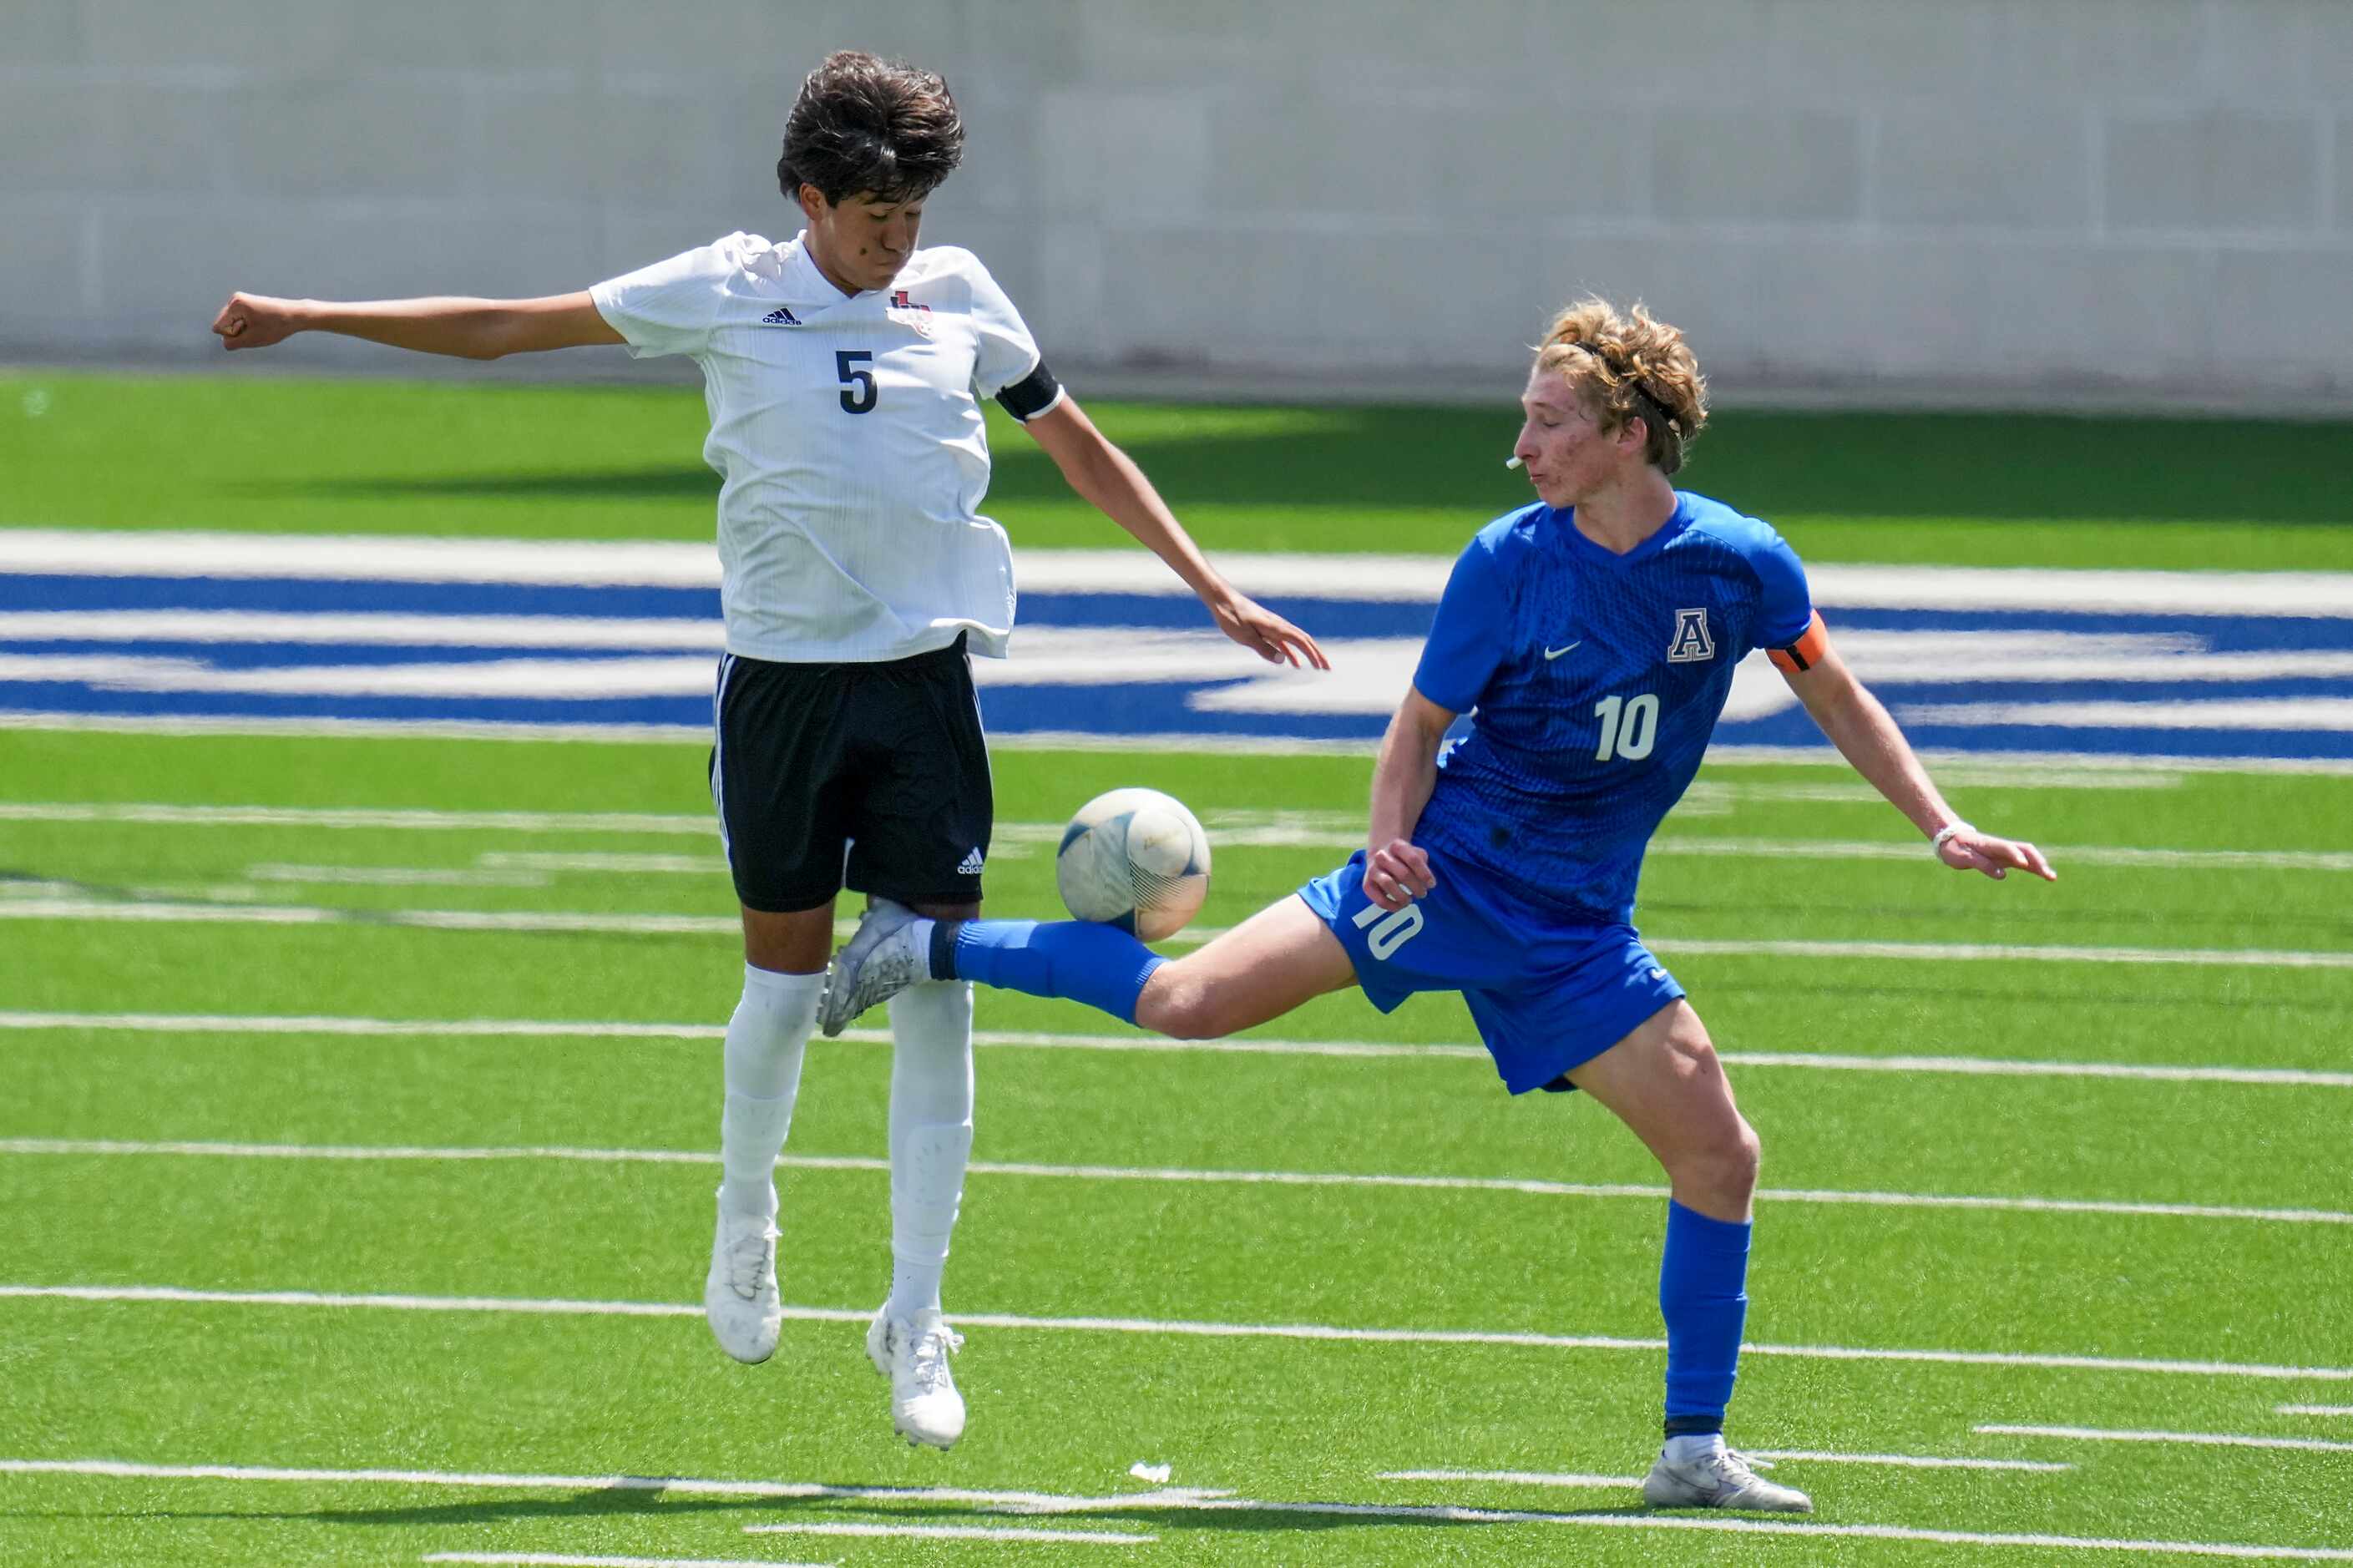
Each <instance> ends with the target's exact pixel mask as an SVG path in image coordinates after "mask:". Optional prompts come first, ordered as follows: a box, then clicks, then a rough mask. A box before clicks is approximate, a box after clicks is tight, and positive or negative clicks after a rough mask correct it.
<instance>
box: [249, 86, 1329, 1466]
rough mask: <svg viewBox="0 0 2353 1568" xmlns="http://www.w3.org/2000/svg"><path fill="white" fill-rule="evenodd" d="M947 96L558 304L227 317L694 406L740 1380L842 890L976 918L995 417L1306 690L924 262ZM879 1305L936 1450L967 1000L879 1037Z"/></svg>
mask: <svg viewBox="0 0 2353 1568" xmlns="http://www.w3.org/2000/svg"><path fill="white" fill-rule="evenodd" d="M963 150H964V126H963V121H962V118H961V116H960V115H959V113H958V111H957V109H956V105H955V100H954V98H953V97H951V96H950V94H949V92H948V89H947V85H946V83H945V82H944V81H943V80H942V79H940V78H939V77H938V76H937V75H935V74H934V73H932V72H929V71H923V70H918V69H915V68H912V67H909V66H906V65H904V64H902V63H898V62H891V61H883V60H880V59H877V58H874V57H873V56H871V55H865V54H858V53H852V52H842V53H838V54H835V55H833V56H831V57H829V58H827V59H826V60H825V61H824V63H823V64H821V65H820V66H818V68H817V69H816V70H815V71H813V72H812V73H810V75H809V77H808V79H807V81H806V82H805V83H804V84H803V86H802V89H801V92H800V96H799V97H798V99H797V100H796V101H795V102H794V104H793V108H792V110H791V112H790V114H789V115H788V116H787V118H786V129H785V139H784V156H783V157H782V158H781V159H780V160H779V161H778V163H777V165H776V174H777V182H778V184H779V187H780V188H781V189H782V191H783V192H784V195H786V198H787V199H788V200H790V201H792V202H794V203H795V204H796V205H797V206H798V208H799V211H800V216H802V217H803V218H804V219H805V220H806V226H805V227H804V228H803V229H802V231H801V232H800V233H799V234H797V236H795V237H793V238H792V239H790V240H786V241H784V242H782V243H776V242H771V241H769V240H766V239H764V238H761V237H758V236H756V235H751V234H731V235H729V236H727V237H725V238H723V239H719V240H716V241H714V242H712V244H710V245H706V246H703V247H700V248H699V249H695V250H690V251H687V252H686V253H685V254H683V255H681V256H676V257H673V258H670V259H669V260H667V261H662V262H658V263H656V264H655V265H653V266H651V267H648V268H644V269H643V270H641V271H637V272H632V273H629V274H628V275H627V276H624V277H620V278H616V279H611V280H609V281H607V282H604V283H599V284H597V285H596V287H595V288H593V289H586V290H585V291H583V292H580V293H575V294H562V295H555V296H553V297H550V298H545V299H537V300H470V299H422V300H391V301H382V302H376V303H370V304H331V303H322V302H320V301H316V300H278V299H268V298H263V297H259V296H255V295H249V294H241V293H240V294H237V295H233V296H231V298H230V299H229V301H228V303H227V305H225V306H223V307H222V309H221V311H220V314H219V316H218V318H217V319H216V321H214V323H213V330H214V331H216V333H218V334H219V335H220V336H221V337H222V339H223V340H224V341H225V342H226V343H227V346H228V347H229V348H232V349H240V348H261V347H266V346H268V345H269V344H271V343H275V342H280V341H281V340H282V339H284V338H286V337H287V336H289V335H290V334H291V333H294V332H298V331H331V332H341V333H344V334H347V335H349V336H353V337H360V338H367V339H370V340H373V341H375V342H382V343H389V344H391V345H393V346H395V347H397V348H406V349H416V350H420V351H423V352H426V353H445V354H456V355H461V356H464V357H467V358H471V359H495V358H497V357H499V356H500V355H502V354H508V353H519V352H522V351H526V350H536V349H556V348H565V347H570V346H575V345H586V344H595V343H626V344H628V348H629V352H630V353H633V354H640V355H642V354H673V353H674V354H686V355H689V356H691V357H692V358H693V359H694V360H695V361H696V362H697V363H699V364H700V365H701V366H702V373H703V384H704V389H705V396H706V398H707V400H708V402H709V404H710V406H711V437H710V440H709V441H708V442H707V443H706V444H705V446H704V447H703V455H704V457H705V458H707V459H708V460H709V461H710V463H711V465H712V467H713V468H716V469H718V470H719V472H720V473H721V474H722V475H723V476H724V478H725V481H726V482H725V484H724V485H723V487H722V489H721V490H720V497H719V557H720V563H721V567H722V583H721V599H722V602H723V607H724V610H725V616H726V627H727V652H726V655H725V657H724V658H722V659H721V660H720V665H719V674H718V679H717V690H716V693H715V695H714V698H713V701H712V708H713V718H714V724H715V729H716V737H715V742H714V744H713V746H712V756H711V764H710V773H711V791H712V798H713V802H714V804H715V805H717V807H718V811H719V816H720V824H721V829H722V832H723V838H724V842H725V845H726V849H727V858H728V864H729V867H730V868H731V870H732V871H733V876H734V881H735V888H736V893H737V897H738V899H739V900H740V902H741V904H742V906H743V915H744V994H743V998H742V1000H741V1001H740V1002H739V1003H738V1004H737V1005H736V1008H735V1012H734V1016H733V1018H732V1019H731V1020H730V1021H729V1023H728V1026H727V1040H726V1049H725V1057H724V1060H725V1084H726V1099H725V1105H724V1109H723V1114H722V1118H721V1132H720V1139H721V1154H722V1161H723V1180H722V1181H721V1184H720V1186H719V1192H718V1217H717V1225H716V1228H715V1234H714V1237H713V1239H712V1255H711V1268H710V1272H709V1274H708V1276H707V1277H706V1279H705V1282H704V1291H703V1306H704V1312H705V1316H706V1318H707V1320H708V1321H709V1322H710V1325H711V1329H712V1333H713V1334H714V1335H715V1336H716V1337H717V1339H718V1341H719V1343H720V1345H721V1347H722V1348H723V1349H724V1350H725V1351H726V1352H727V1353H728V1354H730V1355H732V1356H734V1357H735V1358H736V1359H738V1360H739V1361H744V1362H761V1361H765V1360H766V1359H767V1358H768V1357H769V1355H770V1354H772V1353H773V1352H775V1350H776V1340H777V1335H778V1331H779V1327H780V1324H781V1322H782V1306H781V1300H780V1298H779V1295H778V1291H777V1285H776V1239H777V1232H776V1187H775V1184H774V1181H775V1167H776V1157H777V1155H778V1153H779V1152H780V1151H781V1150H782V1148H783V1146H784V1142H785V1137H786V1131H787V1130H788V1128H789V1126H790V1123H791V1121H792V1113H793V1102H794V1099H795V1096H796V1094H797V1091H798V1088H799V1083H800V1075H801V1058H802V1053H803V1048H804V1047H805V1046H806V1044H807V1039H808V1037H809V1033H810V1029H811V1026H812V1024H813V1022H814V1020H815V1017H816V1012H817V1005H818V989H819V984H820V981H821V979H822V977H823V971H824V969H825V965H826V955H827V950H828V948H829V947H830V946H831V945H832V931H833V919H834V914H833V908H834V900H835V897H836V895H837V893H838V892H839V890H840V889H841V888H842V887H843V886H845V885H847V886H848V887H849V889H852V890H854V891H858V892H862V893H866V894H868V895H870V897H872V898H881V899H885V900H892V902H893V904H894V906H895V905H905V906H907V907H910V908H913V909H915V910H920V911H922V912H923V914H925V915H929V916H933V917H935V918H938V919H942V920H970V919H972V918H974V917H975V916H976V915H977V914H978V913H979V908H980V890H981V869H982V865H983V862H984V860H985V858H986V857H987V850H988V842H989V830H990V823H991V809H992V806H991V801H992V797H991V790H990V781H989V772H988V757H987V750H986V747H985V744H984V741H983V737H982V733H981V726H980V719H979V714H978V710H977V709H976V706H975V702H974V698H973V687H972V676H971V671H970V668H969V664H968V658H967V653H968V651H976V652H979V653H981V654H984V655H987V656H989V657H1001V656H1002V655H1003V654H1004V652H1005V650H1006V641H1007V637H1008V633H1009V632H1010V631H1011V629H1012V624H1013V605H1014V584H1013V570H1012V560H1011V555H1010V552H1009V551H1008V546H1007V542H1006V538H1005V532H1004V531H1003V530H1002V529H1000V528H998V527H997V524H995V523H994V522H991V521H989V520H988V519H987V518H985V517H982V516H980V515H979V514H978V512H977V510H976V509H977V507H978V506H979V504H980V500H981V497H982V494H983V493H984V491H986V489H987V485H988V475H989V458H988V446H987V437H986V435H985V432H984V428H983V423H982V419H981V411H980V405H979V403H978V401H977V400H978V398H979V397H982V396H994V397H995V398H997V401H998V402H999V403H1000V404H1002V405H1004V406H1005V408H1006V409H1007V410H1008V412H1010V413H1011V414H1012V415H1013V416H1015V417H1016V418H1018V419H1019V420H1020V421H1022V424H1023V426H1024V428H1025V429H1026V430H1027V431H1028V432H1029V435H1030V436H1032V437H1035V438H1036V439H1037V441H1038V443H1039V445H1040V446H1042V447H1045V449H1046V451H1047V453H1048V454H1049V455H1050V457H1051V458H1053V459H1054V462H1055V464H1056V466H1057V467H1059V468H1060V470H1061V472H1062V474H1063V477H1064V478H1065V479H1068V480H1069V481H1070V483H1071V487H1072V488H1073V489H1076V490H1077V491H1078V492H1079V494H1080V495H1082V496H1083V497H1085V498H1086V500H1089V501H1091V502H1092V503H1093V504H1094V505H1095V506H1096V507H1098V508H1100V509H1101V510H1103V512H1104V513H1105V514H1107V515H1108V516H1109V517H1110V518H1111V519H1112V520H1113V521H1115V522H1117V523H1118V524H1119V525H1120V526H1121V527H1122V528H1124V529H1125V530H1126V531H1128V532H1129V533H1131V534H1133V535H1134V537H1135V538H1136V539H1137V540H1138V541H1139V542H1142V543H1143V544H1144V545H1145V547H1146V548H1148V549H1150V550H1151V551H1152V552H1154V553H1155V554H1157V555H1158V556H1159V557H1160V558H1161V559H1162V560H1163V561H1165V562H1166V563H1168V565H1169V567H1170V569H1171V570H1173V571H1174V572H1176V574H1177V575H1178V576H1180V577H1181V578H1183V579H1184V580H1185V582H1186V583H1187V584H1188V585H1189V586H1191V587H1192V588H1193V590H1194V591H1195V592H1196V593H1198V595H1200V597H1201V600H1202V603H1203V604H1204V605H1206V606H1207V607H1208V612H1209V614H1210V616H1211V617H1212V618H1213V619H1214V620H1215V622H1216V624H1217V626H1218V627H1219V630H1221V631H1223V632H1224V633H1225V634H1226V635H1227V636H1228V637H1231V638H1233V639H1234V640H1235V641H1236V642H1238V643H1240V644H1241V645H1242V646H1243V647H1248V648H1250V649H1251V650H1252V651H1253V652H1255V653H1257V654H1259V655H1260V656H1261V658H1266V659H1268V660H1270V661H1272V662H1289V663H1292V664H1299V663H1302V662H1304V663H1307V664H1311V665H1314V666H1315V667H1317V668H1326V665H1325V660H1324V656H1323V654H1322V653H1321V652H1320V651H1319V650H1318V649H1317V647H1316V646H1315V644H1314V641H1313V639H1311V638H1310V637H1307V636H1306V634H1304V633H1303V632H1302V631H1300V630H1299V628H1297V627H1296V626H1293V625H1291V624H1290V623H1289V622H1288V621H1285V620H1284V619H1283V618H1282V617H1281V616H1277V615H1274V614H1272V613H1271V612H1269V611H1268V610H1266V609H1264V608H1263V607H1261V605H1257V604H1254V603H1253V602H1251V601H1250V599H1249V598H1247V597H1245V596H1244V595H1240V594H1239V593H1237V592H1235V591H1234V589H1233V588H1232V587H1231V586H1230V585H1229V584H1228V583H1226V581H1225V580H1224V579H1223V578H1222V577H1220V576H1219V574H1218V573H1217V572H1216V570H1215V569H1214V568H1212V567H1211V565H1210V564H1209V563H1208V561H1207V560H1206V559H1205V558H1204V557H1203V556H1202V554H1201V552H1199V550H1198V549H1197V548H1195V546H1194V544H1193V542H1192V540H1191V539H1190V538H1188V537H1187V534H1186V532H1185V531H1184V529H1183V528H1182V527H1180V526H1179V525H1178V523H1177V521H1176V518H1175V517H1173V516H1172V515H1171V514H1170V513H1169V510H1168V509H1167V507H1166V505H1165V504H1164V503H1163V502H1162V500H1161V499H1160V497H1159V495H1158V494H1157V493H1156V492H1155V490H1154V489H1153V488H1152V485H1151V483H1150V481H1148V480H1147V479H1145V477H1144V475H1143V473H1142V472H1141V471H1140V470H1139V469H1138V468H1136V466H1135V465H1134V463H1133V462H1132V461H1130V460H1129V458H1127V456H1126V455H1125V454H1124V453H1123V452H1121V451H1120V450H1119V449H1118V448H1117V447H1114V446H1113V445H1112V444H1111V443H1110V442H1109V441H1107V440H1105V439H1104V438H1103V436H1102V435H1101V433H1099V432H1098V431H1097V430H1096V429H1095V427H1094V426H1093V425H1092V423H1091V422H1090V421H1089V420H1088V418H1087V416H1086V415H1085V414H1084V413H1082V411H1081V410H1080V408H1079V406H1078V405H1077V404H1076V403H1075V402H1073V401H1072V400H1071V398H1070V397H1069V396H1068V395H1065V394H1064V393H1063V391H1062V390H1061V388H1060V385H1059V384H1057V382H1056V381H1055V378H1054V375H1053V373H1052V372H1050V370H1048V369H1047V368H1046V365H1045V363H1044V361H1043V360H1042V359H1041V358H1040V356H1039V351H1038V346H1037V343H1036V342H1034V341H1033V340H1032V338H1031V337H1030V334H1029V328H1028V327H1027V326H1026V325H1025V324H1024V323H1023V321H1022V320H1021V317H1020V314H1019V312H1018V311H1017V310H1015V309H1014V308H1013V304H1012V301H1010V300H1008V299H1007V298H1006V296H1005V292H1004V290H1003V289H999V288H998V287H997V281H996V279H993V278H991V277H990V276H989V274H988V269H987V268H986V267H984V266H982V265H981V263H980V260H979V258H977V257H976V256H974V255H973V254H972V253H971V252H970V251H967V250H960V249H957V248H956V247H953V246H937V247H927V248H922V249H919V248H917V247H916V243H915V241H916V235H917V231H918V228H919V226H920V224H921V221H922V218H923V203H924V199H925V198H926V197H927V196H928V195H930V194H931V193H932V191H933V190H934V189H935V188H936V187H937V186H938V185H939V184H940V182H941V181H942V180H944V179H945V178H946V177H947V176H948V174H950V173H951V172H952V171H953V170H954V169H955V167H956V164H957V163H958V162H959V160H960V159H961V158H962V156H963ZM891 1028H892V1040H893V1042H894V1045H895V1049H894V1054H893V1057H892V1072H891V1115H890V1142H891V1218H892V1239H891V1252H892V1284H891V1293H890V1297H889V1299H888V1300H886V1301H885V1302H884V1303H883V1305H882V1307H881V1310H879V1311H878V1312H877V1313H876V1314H875V1317H874V1321H873V1324H872V1326H871V1330H870V1331H869V1332H868V1335H867V1352H868V1354H869V1355H870V1356H871V1358H872V1360H873V1362H874V1364H875V1366H876V1368H877V1369H878V1370H880V1371H881V1372H884V1373H887V1374H888V1375H889V1376H890V1379H891V1384H892V1425H893V1426H895V1427H896V1428H897V1430H898V1431H899V1432H900V1433H902V1435H903V1436H906V1437H907V1438H908V1440H909V1441H911V1442H921V1443H928V1444H931V1445H933V1446H934V1447H942V1448H944V1447H948V1446H949V1445H951V1444H953V1443H954V1442H955V1440H956V1438H957V1437H958V1436H960V1435H961V1434H962V1432H963V1430H964V1426H965V1405H964V1400H963V1398H962V1396H961V1395H960V1394H958V1393H957V1391H956V1387H955V1379H954V1378H953V1376H952V1375H951V1374H950V1373H949V1368H948V1357H949V1354H950V1352H953V1351H954V1350H955V1349H956V1348H957V1347H959V1346H960V1345H961V1344H962V1343H963V1341H962V1339H961V1337H960V1336H958V1335H957V1334H955V1332H954V1331H952V1330H951V1329H950V1328H949V1327H948V1324H947V1322H946V1321H945V1319H944V1316H943V1314H942V1311H941V1308H940V1277H941V1272H942V1269H943V1268H944V1264H945V1261H946V1258H947V1251H948V1237H949V1233H950V1231H951V1230H952V1229H953V1227H954V1226H955V1218H956V1212H957V1208H958V1206H959V1205H960V1203H961V1201H962V1198H963V1189H964V1173H965V1163H966V1161H967V1159H968V1157H969V1154H970V1151H971V1147H972V987H971V985H970V984H969V983H968V982H962V981H944V982H938V983H933V984H921V985H917V986H914V987H913V988H911V989H909V990H907V991H905V992H904V993H903V994H901V995H899V996H897V997H895V998H894V999H893V1000H892V1004H891Z"/></svg>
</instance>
